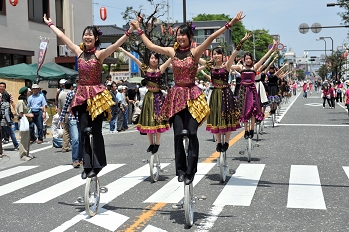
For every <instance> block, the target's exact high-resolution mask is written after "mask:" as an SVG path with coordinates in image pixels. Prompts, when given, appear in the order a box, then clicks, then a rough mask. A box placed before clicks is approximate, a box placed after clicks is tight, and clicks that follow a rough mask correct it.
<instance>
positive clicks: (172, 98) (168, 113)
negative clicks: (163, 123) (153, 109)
mask: <svg viewBox="0 0 349 232" xmlns="http://www.w3.org/2000/svg"><path fill="white" fill-rule="evenodd" d="M172 67H173V77H174V82H175V86H174V87H172V88H171V89H170V90H169V91H168V94H167V97H166V99H165V102H164V105H163V107H162V108H161V115H162V116H164V117H165V118H166V119H168V120H169V119H170V118H172V117H173V116H174V115H175V114H176V113H178V112H180V111H182V110H184V109H185V108H186V107H188V110H189V112H190V114H191V115H192V117H193V118H194V119H195V120H196V121H197V122H198V123H199V124H202V123H203V122H204V121H205V120H206V118H207V116H208V115H209V114H210V109H209V107H208V105H207V102H206V99H205V94H204V93H203V92H202V91H201V89H200V88H199V87H197V86H196V85H195V77H196V72H197V69H198V63H197V62H195V60H194V57H193V56H188V57H186V58H185V59H183V60H180V59H178V58H177V57H174V59H173V62H172Z"/></svg>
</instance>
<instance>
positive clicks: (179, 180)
mask: <svg viewBox="0 0 349 232" xmlns="http://www.w3.org/2000/svg"><path fill="white" fill-rule="evenodd" d="M184 178H185V175H184V174H182V175H179V176H178V182H183V181H184Z"/></svg>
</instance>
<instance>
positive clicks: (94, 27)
mask: <svg viewBox="0 0 349 232" xmlns="http://www.w3.org/2000/svg"><path fill="white" fill-rule="evenodd" d="M86 31H88V32H92V34H93V36H94V37H95V39H96V41H95V47H99V45H101V41H100V40H99V33H98V29H97V27H96V26H87V27H86V28H85V29H84V31H83V32H82V37H84V35H85V33H86ZM97 37H98V40H97Z"/></svg>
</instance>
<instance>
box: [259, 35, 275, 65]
mask: <svg viewBox="0 0 349 232" xmlns="http://www.w3.org/2000/svg"><path fill="white" fill-rule="evenodd" d="M276 47H277V41H276V40H274V41H273V47H272V48H271V49H270V50H269V51H268V52H267V53H265V55H264V56H263V57H262V58H261V59H260V60H259V61H258V62H257V63H256V64H255V65H254V70H257V69H258V68H259V67H260V66H261V65H262V64H263V62H264V61H265V60H266V59H267V57H269V56H270V54H271V53H273V52H274V50H275V49H276Z"/></svg>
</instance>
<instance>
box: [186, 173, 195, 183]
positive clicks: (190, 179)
mask: <svg viewBox="0 0 349 232" xmlns="http://www.w3.org/2000/svg"><path fill="white" fill-rule="evenodd" d="M193 180H194V175H192V174H187V175H186V176H185V179H184V183H185V184H186V185H188V184H191V182H193Z"/></svg>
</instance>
